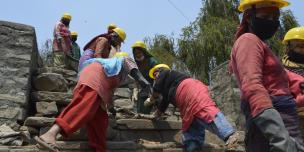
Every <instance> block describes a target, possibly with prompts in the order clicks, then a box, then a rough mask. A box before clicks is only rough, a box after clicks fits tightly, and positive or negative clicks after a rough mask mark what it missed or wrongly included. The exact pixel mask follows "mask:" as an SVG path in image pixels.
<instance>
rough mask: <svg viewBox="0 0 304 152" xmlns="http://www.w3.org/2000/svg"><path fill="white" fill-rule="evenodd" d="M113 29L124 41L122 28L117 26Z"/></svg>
mask: <svg viewBox="0 0 304 152" xmlns="http://www.w3.org/2000/svg"><path fill="white" fill-rule="evenodd" d="M113 31H114V32H115V33H117V34H118V36H119V37H120V38H121V39H122V41H125V39H126V37H127V35H126V33H125V31H124V30H123V29H121V28H119V27H117V28H115V29H113Z"/></svg>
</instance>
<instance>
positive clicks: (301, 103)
mask: <svg viewBox="0 0 304 152" xmlns="http://www.w3.org/2000/svg"><path fill="white" fill-rule="evenodd" d="M286 72H287V74H288V77H289V88H290V91H291V94H292V95H293V97H294V98H295V100H296V103H297V106H298V107H304V94H303V93H302V89H301V88H300V83H304V77H302V76H301V75H298V74H296V73H293V72H291V71H288V70H286Z"/></svg>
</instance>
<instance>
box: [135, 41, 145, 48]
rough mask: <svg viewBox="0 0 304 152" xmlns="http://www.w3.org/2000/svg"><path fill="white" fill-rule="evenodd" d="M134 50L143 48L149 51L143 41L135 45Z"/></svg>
mask: <svg viewBox="0 0 304 152" xmlns="http://www.w3.org/2000/svg"><path fill="white" fill-rule="evenodd" d="M134 48H143V49H146V50H147V45H146V44H145V43H144V42H143V41H136V42H135V43H134V44H133V45H132V49H134Z"/></svg>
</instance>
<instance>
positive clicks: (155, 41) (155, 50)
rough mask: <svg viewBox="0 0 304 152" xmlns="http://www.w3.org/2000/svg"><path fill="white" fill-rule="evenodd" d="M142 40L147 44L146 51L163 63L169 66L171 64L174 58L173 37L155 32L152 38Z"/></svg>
mask: <svg viewBox="0 0 304 152" xmlns="http://www.w3.org/2000/svg"><path fill="white" fill-rule="evenodd" d="M144 42H145V43H146V44H147V46H148V51H149V52H150V53H151V54H152V55H153V56H154V57H155V58H157V59H158V60H159V61H160V62H161V63H165V64H168V65H170V66H172V65H173V63H174V62H175V60H176V53H175V51H174V45H175V42H174V38H172V37H169V36H166V35H160V34H156V35H155V36H154V37H153V38H149V37H147V38H145V39H144Z"/></svg>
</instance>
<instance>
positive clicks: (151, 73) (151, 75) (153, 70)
mask: <svg viewBox="0 0 304 152" xmlns="http://www.w3.org/2000/svg"><path fill="white" fill-rule="evenodd" d="M159 68H165V69H168V70H170V67H169V66H168V65H167V64H158V65H156V66H154V67H153V68H152V69H150V71H149V76H150V78H152V79H155V77H154V72H155V70H157V69H159Z"/></svg>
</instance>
